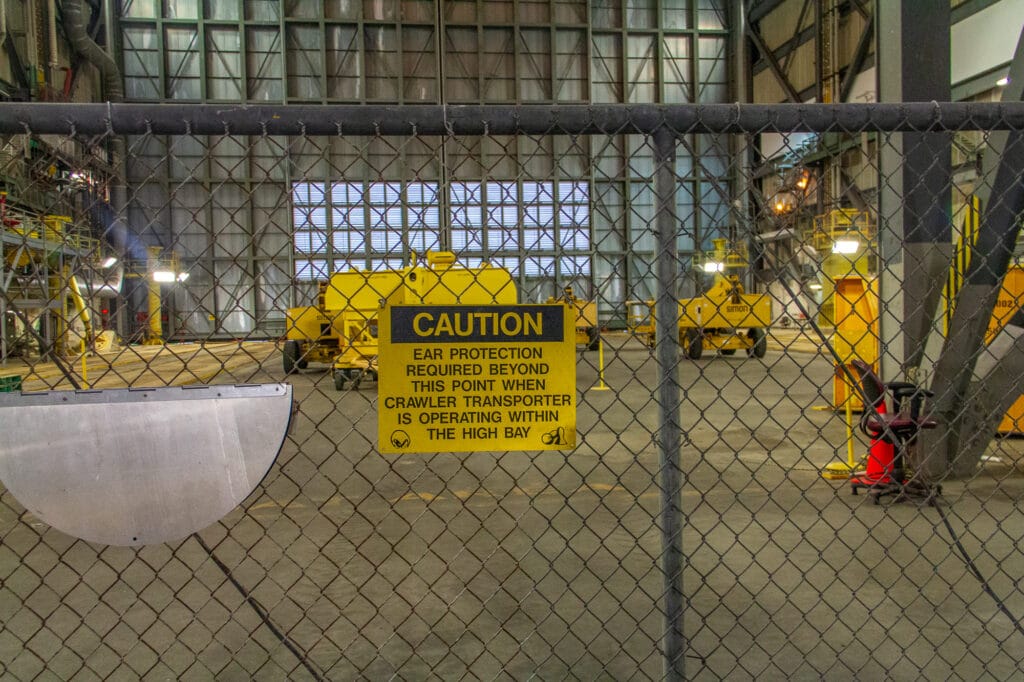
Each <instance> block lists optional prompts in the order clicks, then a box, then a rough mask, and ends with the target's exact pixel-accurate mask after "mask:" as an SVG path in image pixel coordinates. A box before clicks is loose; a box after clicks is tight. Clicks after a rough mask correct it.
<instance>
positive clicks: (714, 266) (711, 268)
mask: <svg viewBox="0 0 1024 682" xmlns="http://www.w3.org/2000/svg"><path fill="white" fill-rule="evenodd" d="M722 270H725V264H724V263H716V262H715V261H708V262H707V263H705V264H704V272H721V271H722Z"/></svg>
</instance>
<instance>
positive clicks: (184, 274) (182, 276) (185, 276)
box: [178, 272, 188, 282]
mask: <svg viewBox="0 0 1024 682" xmlns="http://www.w3.org/2000/svg"><path fill="white" fill-rule="evenodd" d="M186 279H188V273H187V272H179V273H178V281H179V282H184V281H185V280H186Z"/></svg>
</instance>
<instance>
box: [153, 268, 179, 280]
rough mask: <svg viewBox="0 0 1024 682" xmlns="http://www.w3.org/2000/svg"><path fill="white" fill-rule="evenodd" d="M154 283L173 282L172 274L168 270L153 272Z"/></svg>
mask: <svg viewBox="0 0 1024 682" xmlns="http://www.w3.org/2000/svg"><path fill="white" fill-rule="evenodd" d="M153 281H154V282H173V281H174V273H173V272H171V271H170V270H154V271H153Z"/></svg>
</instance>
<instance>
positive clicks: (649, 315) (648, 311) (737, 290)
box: [626, 239, 772, 360]
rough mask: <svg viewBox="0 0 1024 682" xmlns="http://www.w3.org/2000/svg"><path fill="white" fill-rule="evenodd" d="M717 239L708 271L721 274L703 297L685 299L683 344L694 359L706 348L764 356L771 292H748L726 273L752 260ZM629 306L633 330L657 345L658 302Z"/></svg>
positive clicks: (629, 303)
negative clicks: (726, 246)
mask: <svg viewBox="0 0 1024 682" xmlns="http://www.w3.org/2000/svg"><path fill="white" fill-rule="evenodd" d="M713 241H714V244H715V252H714V255H713V256H712V258H713V260H709V261H708V263H707V264H706V267H705V271H708V272H714V273H715V283H714V284H713V285H712V287H711V288H710V289H709V290H708V291H707V292H706V293H705V294H704V295H703V296H697V297H694V298H684V299H680V300H679V332H678V334H679V336H678V338H679V345H681V346H682V347H683V348H684V349H685V351H686V355H687V356H688V357H690V358H691V359H693V360H697V359H699V358H700V357H701V355H703V353H704V351H705V350H710V351H718V352H720V353H721V354H722V355H733V354H735V353H736V351H737V350H741V349H742V350H746V351H747V354H748V355H752V356H754V357H758V358H762V357H764V354H765V351H766V350H767V347H768V342H767V339H766V337H765V328H766V327H768V325H770V324H771V319H772V304H771V299H770V298H769V297H768V296H767V295H766V294H747V293H744V290H743V284H741V283H740V279H739V277H737V276H736V275H726V274H722V273H723V271H724V270H725V268H733V267H742V266H745V265H746V260H745V259H744V258H743V257H742V255H741V254H739V253H737V252H735V251H727V250H726V248H725V242H726V240H724V239H715V240H713ZM707 266H710V267H707ZM626 306H627V309H628V311H629V318H630V319H629V324H630V329H631V330H632V331H633V333H634V334H636V335H637V336H639V337H641V338H642V339H644V341H645V342H646V343H647V345H648V346H652V347H653V346H654V338H655V329H656V326H657V323H656V321H655V319H654V301H643V302H641V301H627V302H626Z"/></svg>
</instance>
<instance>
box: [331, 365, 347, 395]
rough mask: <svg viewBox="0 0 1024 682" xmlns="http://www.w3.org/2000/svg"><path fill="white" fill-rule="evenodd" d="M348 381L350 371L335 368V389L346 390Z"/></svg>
mask: <svg viewBox="0 0 1024 682" xmlns="http://www.w3.org/2000/svg"><path fill="white" fill-rule="evenodd" d="M347 382H348V371H347V370H343V369H341V370H339V369H336V370H334V390H335V391H344V390H345V384H346V383H347Z"/></svg>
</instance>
